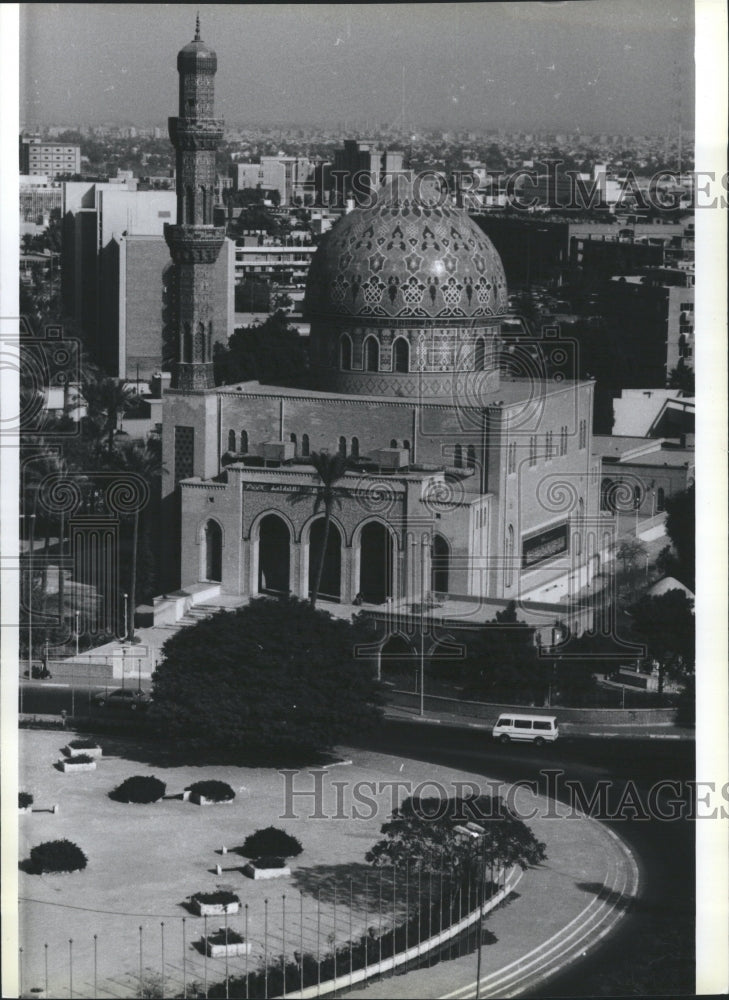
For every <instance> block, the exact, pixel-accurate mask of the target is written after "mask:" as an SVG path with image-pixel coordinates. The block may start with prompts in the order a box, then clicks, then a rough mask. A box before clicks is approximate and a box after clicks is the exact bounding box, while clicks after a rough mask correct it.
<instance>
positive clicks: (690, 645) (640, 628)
mask: <svg viewBox="0 0 729 1000" xmlns="http://www.w3.org/2000/svg"><path fill="white" fill-rule="evenodd" d="M693 608H694V602H693V600H692V599H691V598H690V597H687V595H686V593H685V592H684V591H683V590H678V589H676V590H669V591H667V592H666V593H665V594H661V595H660V596H659V597H644V598H643V599H642V600H641V601H639V602H638V603H637V604H636V605H634V607H633V608H632V609H631V615H632V618H633V631H634V633H635V635H636V637H637V638H638V639H640V640H642V641H643V642H645V644H646V646H647V647H648V655H649V656H650V657H652V658H653V659H654V660H655V661H656V662H657V663H658V693H659V694H662V693H663V687H664V683H665V679H666V677H671V678H673V679H674V680H678V681H685V680H686V679H687V678H688V677H689V676H690V675H691V674H692V673H693V669H694V661H695V656H696V648H695V647H696V623H695V619H694V611H693Z"/></svg>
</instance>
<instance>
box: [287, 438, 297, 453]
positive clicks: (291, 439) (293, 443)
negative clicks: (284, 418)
mask: <svg viewBox="0 0 729 1000" xmlns="http://www.w3.org/2000/svg"><path fill="white" fill-rule="evenodd" d="M289 440H290V441H291V444H292V445H293V446H294V455H295V454H296V445H297V441H296V435H295V434H291V435H290V437H289Z"/></svg>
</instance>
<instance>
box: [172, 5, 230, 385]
mask: <svg viewBox="0 0 729 1000" xmlns="http://www.w3.org/2000/svg"><path fill="white" fill-rule="evenodd" d="M217 68H218V60H217V56H216V55H215V53H214V52H213V50H212V49H211V48H209V47H208V46H207V45H206V44H205V43H204V42H203V41H202V40H201V38H200V17H199V16H198V18H197V24H196V28H195V37H194V39H193V40H192V41H191V42H190V43H189V44H188V45H185V46H184V48H182V49H180V52H179V53H178V55H177V71H178V73H179V76H180V89H179V116H178V117H177V118H170V121H169V129H170V139H171V140H172V143H173V145H174V147H175V149H176V150H177V172H176V177H177V224H176V225H166V226H165V239H166V240H167V245H168V246H169V248H170V254H171V256H172V260H173V261H174V263H175V290H174V299H175V306H176V309H175V326H176V330H175V334H176V343H177V363H176V364H175V366H174V370H173V377H172V384H173V386H174V387H175V388H179V389H210V388H212V387H213V386H214V384H215V381H214V378H213V312H214V308H213V281H214V275H215V264H216V261H217V260H218V257H219V255H220V250H221V248H222V246H223V242H224V240H225V228H224V227H223V226H215V225H214V224H213V205H214V200H215V185H216V177H215V151H216V149H217V148H218V145H219V144H220V141H221V139H222V138H223V122H222V119H220V118H215V117H214V115H213V105H214V97H215V73H216V71H217Z"/></svg>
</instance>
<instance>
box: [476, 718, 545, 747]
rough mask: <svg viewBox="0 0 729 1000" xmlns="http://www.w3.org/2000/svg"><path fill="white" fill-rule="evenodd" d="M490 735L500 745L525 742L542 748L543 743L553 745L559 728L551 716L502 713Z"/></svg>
mask: <svg viewBox="0 0 729 1000" xmlns="http://www.w3.org/2000/svg"><path fill="white" fill-rule="evenodd" d="M492 733H493V737H494V739H495V740H498V741H499V742H500V743H509V742H510V741H511V740H526V741H528V742H530V743H536V745H537V746H542V745H543V744H544V743H554V741H555V740H556V739H557V737H558V736H559V726H558V725H557V720H556V718H555V717H554V716H553V715H516V714H515V713H513V712H504V713H503V715H500V716H499V717H498V719H497V720H496V725H495V726H494V728H493V730H492Z"/></svg>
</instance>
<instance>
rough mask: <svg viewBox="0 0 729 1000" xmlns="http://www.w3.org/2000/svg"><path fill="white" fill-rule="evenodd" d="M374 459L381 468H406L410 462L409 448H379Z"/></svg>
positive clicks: (374, 453) (373, 455)
mask: <svg viewBox="0 0 729 1000" xmlns="http://www.w3.org/2000/svg"><path fill="white" fill-rule="evenodd" d="M372 459H373V461H375V462H376V463H377V465H379V467H380V468H381V469H404V468H405V467H406V466H407V465H408V464H409V462H410V456H409V454H408V449H407V448H378V449H377V450H376V451H373V452H372Z"/></svg>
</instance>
